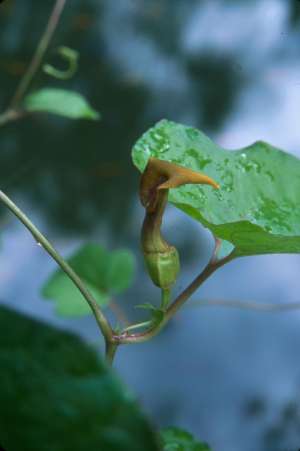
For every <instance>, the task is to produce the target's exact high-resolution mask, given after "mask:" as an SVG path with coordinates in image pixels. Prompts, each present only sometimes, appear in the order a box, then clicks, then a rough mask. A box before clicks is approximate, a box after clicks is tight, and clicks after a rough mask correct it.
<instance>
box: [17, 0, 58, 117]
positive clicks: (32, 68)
mask: <svg viewBox="0 0 300 451" xmlns="http://www.w3.org/2000/svg"><path fill="white" fill-rule="evenodd" d="M65 4H66V0H56V2H55V4H54V7H53V10H52V12H51V15H50V17H49V19H48V23H47V26H46V28H45V31H44V33H43V35H42V37H41V40H40V42H39V44H38V46H37V48H36V51H35V53H34V55H33V57H32V60H31V62H30V64H29V66H28V69H27V71H26V72H25V75H24V76H23V78H22V79H21V81H20V84H19V86H18V87H17V90H16V92H15V94H14V96H13V98H12V101H11V103H10V107H9V110H14V109H16V108H17V107H18V105H19V103H20V101H21V100H22V98H23V96H24V94H25V92H26V91H27V89H28V87H29V85H30V83H31V81H32V79H33V77H34V75H35V73H36V72H37V70H38V69H39V67H40V65H41V63H42V60H43V58H44V55H45V53H46V51H47V49H48V47H49V44H50V41H51V39H52V36H53V34H54V32H55V30H56V27H57V25H58V22H59V19H60V17H61V14H62V12H63V9H64V6H65Z"/></svg>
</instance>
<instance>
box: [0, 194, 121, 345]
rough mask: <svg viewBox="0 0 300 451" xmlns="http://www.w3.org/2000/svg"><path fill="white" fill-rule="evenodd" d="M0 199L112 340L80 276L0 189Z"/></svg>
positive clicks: (106, 324) (99, 309) (96, 305)
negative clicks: (51, 259) (65, 276)
mask: <svg viewBox="0 0 300 451" xmlns="http://www.w3.org/2000/svg"><path fill="white" fill-rule="evenodd" d="M0 200H1V201H2V202H3V203H4V204H5V205H6V206H7V207H8V208H9V209H10V211H11V212H12V213H13V214H14V215H15V216H16V217H17V218H18V219H19V220H20V221H21V222H22V223H23V224H24V225H25V227H26V228H27V229H28V230H29V232H30V233H31V234H32V236H33V238H34V239H35V240H36V242H37V243H38V244H39V245H41V246H42V247H43V248H44V249H45V251H46V252H48V254H49V255H51V257H52V258H53V259H54V260H55V261H56V263H57V264H58V265H59V266H60V267H61V269H62V270H63V271H64V272H65V273H66V274H67V276H68V277H69V278H70V279H71V280H72V282H73V283H74V284H75V285H76V287H77V288H78V289H79V291H80V292H81V294H82V295H83V296H84V298H85V299H86V301H87V302H88V304H89V306H90V308H91V310H92V312H93V314H94V316H95V319H96V321H97V323H98V326H99V328H100V330H101V332H102V334H103V335H104V337H105V341H106V344H107V343H109V342H111V341H112V338H113V331H112V328H111V326H110V324H109V322H108V320H107V319H106V317H105V316H104V314H103V313H102V310H101V308H100V307H99V305H98V304H97V302H96V300H95V299H94V297H93V296H92V294H91V293H90V292H89V291H88V289H87V288H86V287H85V285H84V283H83V282H82V280H81V279H80V277H79V276H78V275H77V274H76V273H75V271H73V269H72V268H71V266H70V265H69V264H68V263H67V262H66V261H65V260H64V259H63V257H61V255H60V254H59V253H58V252H57V251H56V249H55V248H54V247H53V246H52V244H51V243H50V242H49V241H48V240H47V239H46V238H45V237H44V235H43V234H42V233H41V232H40V231H39V230H38V229H37V228H36V227H35V225H34V224H33V223H32V222H31V221H30V219H29V218H28V217H27V216H26V215H25V214H24V213H23V212H22V211H21V210H20V209H19V208H18V207H17V206H16V205H15V204H14V203H13V202H12V201H11V200H10V199H9V197H8V196H6V194H4V193H3V191H0Z"/></svg>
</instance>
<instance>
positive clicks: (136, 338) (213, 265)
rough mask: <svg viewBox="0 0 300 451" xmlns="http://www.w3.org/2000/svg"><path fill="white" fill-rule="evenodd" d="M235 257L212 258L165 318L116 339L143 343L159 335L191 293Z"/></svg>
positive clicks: (231, 255)
mask: <svg viewBox="0 0 300 451" xmlns="http://www.w3.org/2000/svg"><path fill="white" fill-rule="evenodd" d="M234 258H235V254H234V253H233V252H232V253H231V254H229V255H228V256H227V257H225V258H222V259H220V260H217V261H216V260H213V259H212V260H211V261H210V262H209V263H208V264H207V266H206V267H205V268H204V270H203V271H202V272H201V273H200V274H199V275H198V276H197V277H196V278H195V279H194V280H193V282H192V283H191V284H190V285H188V286H187V288H186V289H185V290H183V291H182V292H181V293H180V294H179V296H177V298H176V299H175V300H174V301H173V303H172V304H171V305H170V306H169V307H168V308H167V310H166V313H165V315H164V318H163V320H162V321H161V322H160V323H159V324H156V325H155V326H154V327H152V328H150V329H148V330H147V331H145V332H140V333H137V334H131V335H128V334H127V333H123V334H121V335H120V336H115V337H114V339H115V340H116V341H118V343H120V344H131V343H143V342H145V341H148V340H150V339H151V338H153V337H154V336H155V335H157V334H158V333H159V332H160V331H161V329H162V328H163V327H164V326H165V325H166V323H167V322H168V321H169V320H170V319H171V318H172V317H173V316H174V315H175V313H176V312H177V311H178V310H179V309H180V308H181V307H182V305H183V304H184V303H185V302H186V301H187V300H188V299H189V298H190V297H191V295H192V294H193V293H194V292H195V291H196V290H197V289H198V288H199V287H200V286H201V285H202V284H203V283H204V282H205V281H206V280H207V279H208V278H209V276H211V275H212V274H213V273H214V272H215V271H216V270H217V269H218V268H220V267H221V266H223V265H225V263H228V262H230V261H231V260H233V259H234Z"/></svg>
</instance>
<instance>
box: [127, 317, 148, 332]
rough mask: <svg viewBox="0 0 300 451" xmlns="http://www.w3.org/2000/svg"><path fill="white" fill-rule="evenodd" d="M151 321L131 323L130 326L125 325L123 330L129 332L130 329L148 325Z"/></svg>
mask: <svg viewBox="0 0 300 451" xmlns="http://www.w3.org/2000/svg"><path fill="white" fill-rule="evenodd" d="M151 323H152V321H151V320H150V321H144V322H143V323H137V324H132V325H131V326H128V327H126V328H125V329H124V330H123V332H129V331H130V330H134V329H139V328H140V327H147V326H150V325H151Z"/></svg>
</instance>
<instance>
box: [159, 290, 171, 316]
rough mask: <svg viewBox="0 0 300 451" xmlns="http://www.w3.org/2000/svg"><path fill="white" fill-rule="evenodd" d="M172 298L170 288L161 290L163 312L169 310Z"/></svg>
mask: <svg viewBox="0 0 300 451" xmlns="http://www.w3.org/2000/svg"><path fill="white" fill-rule="evenodd" d="M170 298H171V289H170V288H162V289H161V306H160V308H161V309H162V310H163V311H166V310H167V307H168V305H169V302H170Z"/></svg>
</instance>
